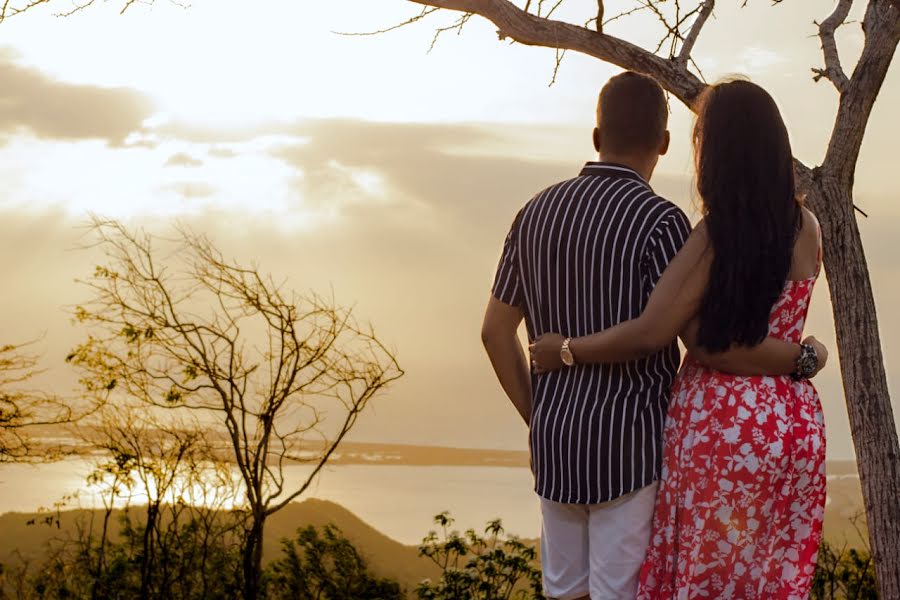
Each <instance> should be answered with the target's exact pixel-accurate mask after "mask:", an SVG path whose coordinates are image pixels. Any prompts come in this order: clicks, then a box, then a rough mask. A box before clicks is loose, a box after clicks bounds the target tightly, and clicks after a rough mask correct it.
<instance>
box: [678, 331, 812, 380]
mask: <svg viewBox="0 0 900 600" xmlns="http://www.w3.org/2000/svg"><path fill="white" fill-rule="evenodd" d="M698 327H699V323H698V321H697V320H696V319H694V320H692V321H691V322H690V323H689V324H688V326H687V328H686V329H685V331H683V332H682V333H681V336H680V337H681V341H682V342H683V343H684V345H685V347H686V348H687V350H688V353H689V354H690V355H691V356H692V357H693V358H694V360H696V361H697V362H699V363H700V364H702V365H704V366H706V367H709V368H710V369H715V370H716V371H721V372H723V373H730V374H731V375H744V376H751V375H790V374H791V373H793V372H794V371H795V370H796V369H797V358H798V357H799V356H800V345H799V344H792V343H790V342H785V341H784V340H779V339H778V338H774V337H767V338H766V339H765V340H763V341H762V342H761V343H759V344H757V345H756V346H752V347H748V346H736V345H735V346H732V347H731V348H729V349H728V350H727V351H725V352H716V353H711V352H709V351H708V350H706V349H705V348H703V347H702V346H698V345H697V343H696V340H697V329H698ZM803 343H804V344H808V345H810V346H812V347H813V348H815V349H816V356H817V357H818V358H819V369H818V371H821V370H822V369H823V368H824V367H825V363H826V362H827V361H828V349H827V348H826V347H825V346H824V345H822V343H821V342H820V341H819V340H817V339H816V338H815V337H813V336H809V337H807V338H806V339H805V340H803ZM818 371H816V373H818Z"/></svg>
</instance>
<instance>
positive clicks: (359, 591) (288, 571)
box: [266, 525, 405, 600]
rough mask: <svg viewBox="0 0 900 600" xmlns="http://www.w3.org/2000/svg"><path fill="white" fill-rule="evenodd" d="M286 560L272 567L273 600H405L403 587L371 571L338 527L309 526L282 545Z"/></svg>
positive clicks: (270, 586)
mask: <svg viewBox="0 0 900 600" xmlns="http://www.w3.org/2000/svg"><path fill="white" fill-rule="evenodd" d="M281 547H282V556H281V558H279V559H278V560H277V561H275V562H274V563H272V565H271V566H270V567H269V569H268V572H269V576H268V581H267V586H266V593H267V597H270V598H284V599H285V600H288V599H289V598H320V599H321V600H401V599H402V598H405V595H404V594H403V592H402V591H401V590H400V585H399V584H398V583H397V582H395V581H391V580H389V579H382V578H379V577H377V576H375V575H373V574H372V573H371V572H370V571H369V567H368V565H367V564H366V560H365V559H364V558H363V557H362V556H361V555H360V554H359V551H357V549H356V548H355V547H354V546H353V544H352V543H351V542H350V540H348V539H347V538H345V537H344V536H343V534H342V533H341V531H340V529H338V528H337V527H335V526H334V525H326V526H325V527H324V528H323V530H322V532H321V533H320V532H319V530H317V529H316V528H315V527H312V526H308V527H304V528H302V529H298V530H297V537H296V539H293V540H291V539H284V540H282V541H281Z"/></svg>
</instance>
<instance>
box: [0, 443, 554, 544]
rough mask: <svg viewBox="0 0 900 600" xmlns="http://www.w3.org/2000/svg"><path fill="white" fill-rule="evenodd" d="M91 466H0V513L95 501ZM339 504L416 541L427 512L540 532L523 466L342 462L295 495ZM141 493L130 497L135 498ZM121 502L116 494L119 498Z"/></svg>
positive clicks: (528, 533)
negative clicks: (498, 521) (494, 521)
mask: <svg viewBox="0 0 900 600" xmlns="http://www.w3.org/2000/svg"><path fill="white" fill-rule="evenodd" d="M90 470H91V465H90V463H89V462H87V461H85V460H65V461H61V462H58V463H52V464H47V465H38V466H30V465H12V464H10V465H0V513H4V512H10V511H19V512H31V511H34V510H36V509H37V508H39V507H46V508H50V507H52V506H53V504H54V503H55V502H58V501H60V500H61V499H62V498H63V497H64V496H65V495H67V494H71V493H73V492H76V491H78V492H79V495H78V499H77V501H74V502H70V503H69V505H68V506H69V507H71V508H76V507H81V508H99V507H101V506H102V503H101V502H100V501H99V498H98V497H97V495H96V493H97V489H98V488H97V487H96V486H88V485H86V483H85V479H86V477H87V474H88V473H89V472H90ZM285 470H286V475H287V489H290V488H291V487H296V486H299V485H300V484H302V482H303V481H305V478H306V477H307V475H308V474H309V472H310V470H311V467H309V466H306V465H296V466H289V467H286V469H285ZM305 498H320V499H324V500H331V501H333V502H336V503H337V504H340V505H341V506H343V507H344V508H346V509H348V510H349V511H350V512H352V513H354V514H355V515H357V516H358V517H359V518H361V519H362V520H363V521H365V522H367V523H368V524H369V525H371V526H372V527H374V528H375V529H377V530H378V531H380V532H382V533H384V534H385V535H387V536H389V537H391V538H393V539H395V540H398V541H401V542H403V543H407V544H417V543H419V542H420V541H421V540H422V538H423V537H424V536H425V534H427V532H428V531H429V530H430V529H431V528H432V517H433V516H434V515H435V514H437V513H439V512H441V511H444V510H448V511H450V512H451V514H452V515H453V517H454V518H455V519H456V526H457V527H458V528H460V529H466V528H469V527H472V528H475V529H477V530H479V531H480V530H482V529H483V528H484V526H485V524H486V522H487V521H489V520H491V519H494V518H497V517H499V518H502V519H503V523H504V526H505V527H506V529H507V530H508V531H509V532H511V533H515V534H517V535H520V536H522V537H527V538H536V537H538V536H539V535H540V510H539V504H538V500H537V497H536V496H535V494H534V492H533V491H532V476H531V472H530V471H529V470H528V469H527V468H517V467H446V466H396V465H390V466H388V465H372V466H369V465H342V466H335V467H330V468H328V469H327V470H326V471H325V472H324V473H323V474H321V475H320V476H319V477H318V479H317V480H316V481H315V482H314V483H313V484H312V485H311V486H310V488H309V490H307V492H306V493H305V494H304V495H303V496H301V497H300V500H302V499H305ZM142 501H144V502H145V501H146V496H145V495H144V496H140V495H134V496H132V502H133V503H140V502H142ZM122 502H124V500H120V501H119V504H121V503H122Z"/></svg>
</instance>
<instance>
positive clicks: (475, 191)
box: [272, 120, 580, 246]
mask: <svg viewBox="0 0 900 600" xmlns="http://www.w3.org/2000/svg"><path fill="white" fill-rule="evenodd" d="M291 132H292V133H293V134H294V135H296V136H297V137H300V138H303V139H305V140H306V142H305V143H303V144H296V145H283V146H281V147H278V148H276V149H274V150H272V154H273V155H274V156H276V157H278V158H280V159H282V160H284V161H285V162H287V163H288V164H290V165H292V166H293V167H295V168H296V169H297V170H298V171H299V172H302V173H304V174H306V176H305V177H304V178H303V179H301V180H299V182H298V186H299V187H300V191H301V193H302V195H303V196H304V197H305V198H316V197H317V196H320V197H319V198H317V199H315V202H317V203H321V202H324V201H327V199H328V198H329V197H341V198H346V197H347V196H348V195H354V194H355V195H357V196H363V195H365V193H366V192H365V190H363V189H362V186H360V185H359V182H358V181H356V182H355V181H354V180H353V177H352V176H351V174H350V172H352V170H354V169H356V170H357V175H358V174H359V173H360V172H363V173H365V172H369V173H372V174H375V175H376V176H377V177H378V178H379V179H380V188H381V194H382V195H383V196H384V197H386V198H387V199H389V200H390V201H391V202H393V203H394V204H403V205H405V206H407V207H408V208H409V209H411V210H418V211H421V210H426V211H429V212H430V213H431V215H432V219H433V222H434V223H436V224H439V225H440V227H441V229H443V233H445V234H446V235H448V236H452V237H454V238H455V239H457V240H459V239H460V237H462V238H463V239H465V241H466V243H467V244H471V243H476V244H479V245H483V244H485V243H487V244H490V245H492V246H493V245H496V243H497V240H498V239H501V240H502V235H503V233H504V231H505V229H506V227H508V226H509V224H510V223H511V222H512V219H513V216H514V215H515V212H516V211H517V210H518V209H519V208H520V207H521V206H522V205H523V204H524V203H525V202H526V201H527V200H528V199H529V198H530V197H531V196H532V195H534V194H535V193H536V192H538V191H540V190H541V189H543V188H545V187H547V186H548V185H551V184H553V183H555V182H557V181H559V180H561V179H564V178H566V177H571V176H574V175H575V174H577V171H578V169H579V167H580V165H577V164H575V165H573V164H568V163H561V162H558V161H553V160H546V161H538V160H533V159H528V158H523V157H520V156H518V155H517V154H516V153H515V150H514V149H511V150H510V153H509V155H508V156H502V155H496V154H495V155H488V154H482V153H478V152H477V150H478V147H479V145H484V144H488V143H496V142H497V139H498V138H500V139H501V140H502V138H503V133H502V132H501V131H497V130H492V129H491V128H490V127H487V126H477V125H465V124H415V123H412V124H411V123H373V122H363V121H336V120H329V121H311V122H306V123H299V124H297V125H295V126H294V127H293V128H292V129H291ZM461 149H469V152H466V151H465V150H461ZM360 205H361V204H360V203H355V204H354V206H360ZM413 207H416V208H413ZM421 216H422V215H421V214H418V213H417V217H421ZM418 226H419V227H422V226H423V225H422V222H421V221H418Z"/></svg>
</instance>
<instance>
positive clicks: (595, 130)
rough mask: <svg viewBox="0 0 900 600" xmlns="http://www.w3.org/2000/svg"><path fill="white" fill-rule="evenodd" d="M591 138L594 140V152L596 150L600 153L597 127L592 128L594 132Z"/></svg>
mask: <svg viewBox="0 0 900 600" xmlns="http://www.w3.org/2000/svg"><path fill="white" fill-rule="evenodd" d="M592 137H593V139H594V150H596V151H597V152H600V128H599V127H594V132H593V135H592Z"/></svg>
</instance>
